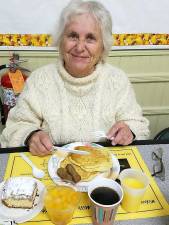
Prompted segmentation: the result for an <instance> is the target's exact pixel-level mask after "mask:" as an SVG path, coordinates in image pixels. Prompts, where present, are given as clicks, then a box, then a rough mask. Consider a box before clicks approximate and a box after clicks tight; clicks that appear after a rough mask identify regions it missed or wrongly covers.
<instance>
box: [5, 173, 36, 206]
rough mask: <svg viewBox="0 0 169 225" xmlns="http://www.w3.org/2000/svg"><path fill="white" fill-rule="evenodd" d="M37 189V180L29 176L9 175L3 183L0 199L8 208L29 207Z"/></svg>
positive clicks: (32, 203)
mask: <svg viewBox="0 0 169 225" xmlns="http://www.w3.org/2000/svg"><path fill="white" fill-rule="evenodd" d="M37 191H38V187H37V182H36V181H35V180H33V179H30V177H11V178H9V179H8V180H6V181H5V183H4V186H3V190H2V196H1V200H2V203H3V204H4V205H6V206H7V207H9V208H24V209H31V208H32V207H33V205H34V201H35V197H36V195H37Z"/></svg>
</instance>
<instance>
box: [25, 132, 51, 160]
mask: <svg viewBox="0 0 169 225" xmlns="http://www.w3.org/2000/svg"><path fill="white" fill-rule="evenodd" d="M28 146H29V151H30V152H31V153H32V155H38V156H45V155H49V154H51V149H52V141H51V139H50V137H49V136H48V134H47V133H45V132H44V131H38V132H36V133H34V134H33V135H32V136H31V137H30V139H29V140H28Z"/></svg>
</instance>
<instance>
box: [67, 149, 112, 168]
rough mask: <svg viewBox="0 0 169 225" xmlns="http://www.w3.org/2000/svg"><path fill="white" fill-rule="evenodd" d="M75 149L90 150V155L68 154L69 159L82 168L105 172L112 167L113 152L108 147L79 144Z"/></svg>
mask: <svg viewBox="0 0 169 225" xmlns="http://www.w3.org/2000/svg"><path fill="white" fill-rule="evenodd" d="M75 149H76V150H84V151H87V152H90V154H88V155H80V154H79V155H78V154H69V155H68V159H69V161H70V162H71V163H73V164H74V165H77V166H79V167H80V168H81V169H83V170H85V171H87V172H94V171H95V172H104V171H107V170H109V169H110V168H112V157H111V153H110V152H109V151H108V150H107V149H100V148H93V147H89V146H77V147H76V148H75Z"/></svg>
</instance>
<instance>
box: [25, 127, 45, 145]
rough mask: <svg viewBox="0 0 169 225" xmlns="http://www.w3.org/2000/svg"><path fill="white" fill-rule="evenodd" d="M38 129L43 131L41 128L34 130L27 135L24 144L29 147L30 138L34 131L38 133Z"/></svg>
mask: <svg viewBox="0 0 169 225" xmlns="http://www.w3.org/2000/svg"><path fill="white" fill-rule="evenodd" d="M38 131H41V129H37V130H33V131H32V132H31V133H30V134H29V135H28V136H27V138H26V139H25V141H24V145H25V146H27V147H29V145H28V141H29V139H30V138H31V137H32V135H33V134H34V133H36V132H38Z"/></svg>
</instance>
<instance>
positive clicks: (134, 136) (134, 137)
mask: <svg viewBox="0 0 169 225" xmlns="http://www.w3.org/2000/svg"><path fill="white" fill-rule="evenodd" d="M131 133H132V135H133V141H135V139H136V135H135V133H133V131H132V130H131Z"/></svg>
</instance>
